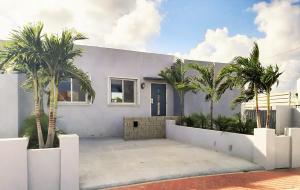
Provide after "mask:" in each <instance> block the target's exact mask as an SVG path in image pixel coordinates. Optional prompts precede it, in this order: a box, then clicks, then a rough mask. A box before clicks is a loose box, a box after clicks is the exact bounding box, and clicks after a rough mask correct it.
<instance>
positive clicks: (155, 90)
mask: <svg viewBox="0 0 300 190" xmlns="http://www.w3.org/2000/svg"><path fill="white" fill-rule="evenodd" d="M151 115H152V116H165V115H166V84H155V83H151Z"/></svg>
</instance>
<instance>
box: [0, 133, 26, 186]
mask: <svg viewBox="0 0 300 190" xmlns="http://www.w3.org/2000/svg"><path fill="white" fill-rule="evenodd" d="M27 144H28V139H27V138H9V139H1V138H0V189H3V190H4V189H7V190H9V189H12V190H27V186H28V183H27Z"/></svg>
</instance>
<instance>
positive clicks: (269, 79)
mask: <svg viewBox="0 0 300 190" xmlns="http://www.w3.org/2000/svg"><path fill="white" fill-rule="evenodd" d="M281 74H282V72H279V68H278V66H277V65H275V66H272V65H269V66H268V67H266V68H265V69H264V72H263V75H262V77H261V83H262V86H263V89H264V91H265V92H266V95H267V119H266V128H269V127H270V116H271V108H270V93H271V90H272V86H273V85H274V84H275V83H276V85H277V86H278V84H279V80H278V78H279V77H280V75H281Z"/></svg>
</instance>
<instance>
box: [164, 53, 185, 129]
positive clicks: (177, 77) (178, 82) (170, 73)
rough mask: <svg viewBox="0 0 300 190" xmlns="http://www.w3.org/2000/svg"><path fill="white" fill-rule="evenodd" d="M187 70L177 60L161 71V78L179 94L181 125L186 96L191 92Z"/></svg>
mask: <svg viewBox="0 0 300 190" xmlns="http://www.w3.org/2000/svg"><path fill="white" fill-rule="evenodd" d="M186 72H187V69H186V67H185V66H184V64H183V63H182V61H181V60H180V59H177V60H176V62H175V63H173V65H172V66H171V67H170V68H165V69H164V70H162V71H160V73H159V76H160V77H162V78H163V79H164V80H165V81H166V82H167V83H168V84H170V85H171V86H172V87H173V88H174V89H175V90H176V92H177V93H178V96H179V104H180V123H181V124H182V120H183V115H184V95H185V93H186V92H188V91H190V90H191V87H190V85H189V82H190V81H189V78H188V77H186Z"/></svg>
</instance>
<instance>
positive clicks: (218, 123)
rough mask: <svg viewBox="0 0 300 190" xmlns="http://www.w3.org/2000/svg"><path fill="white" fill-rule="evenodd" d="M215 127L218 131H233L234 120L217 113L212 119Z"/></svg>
mask: <svg viewBox="0 0 300 190" xmlns="http://www.w3.org/2000/svg"><path fill="white" fill-rule="evenodd" d="M213 123H214V124H215V127H216V129H217V130H219V131H230V132H231V131H233V130H234V128H235V124H236V121H235V119H234V118H232V117H226V116H222V115H219V116H218V117H217V118H216V119H214V120H213Z"/></svg>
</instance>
